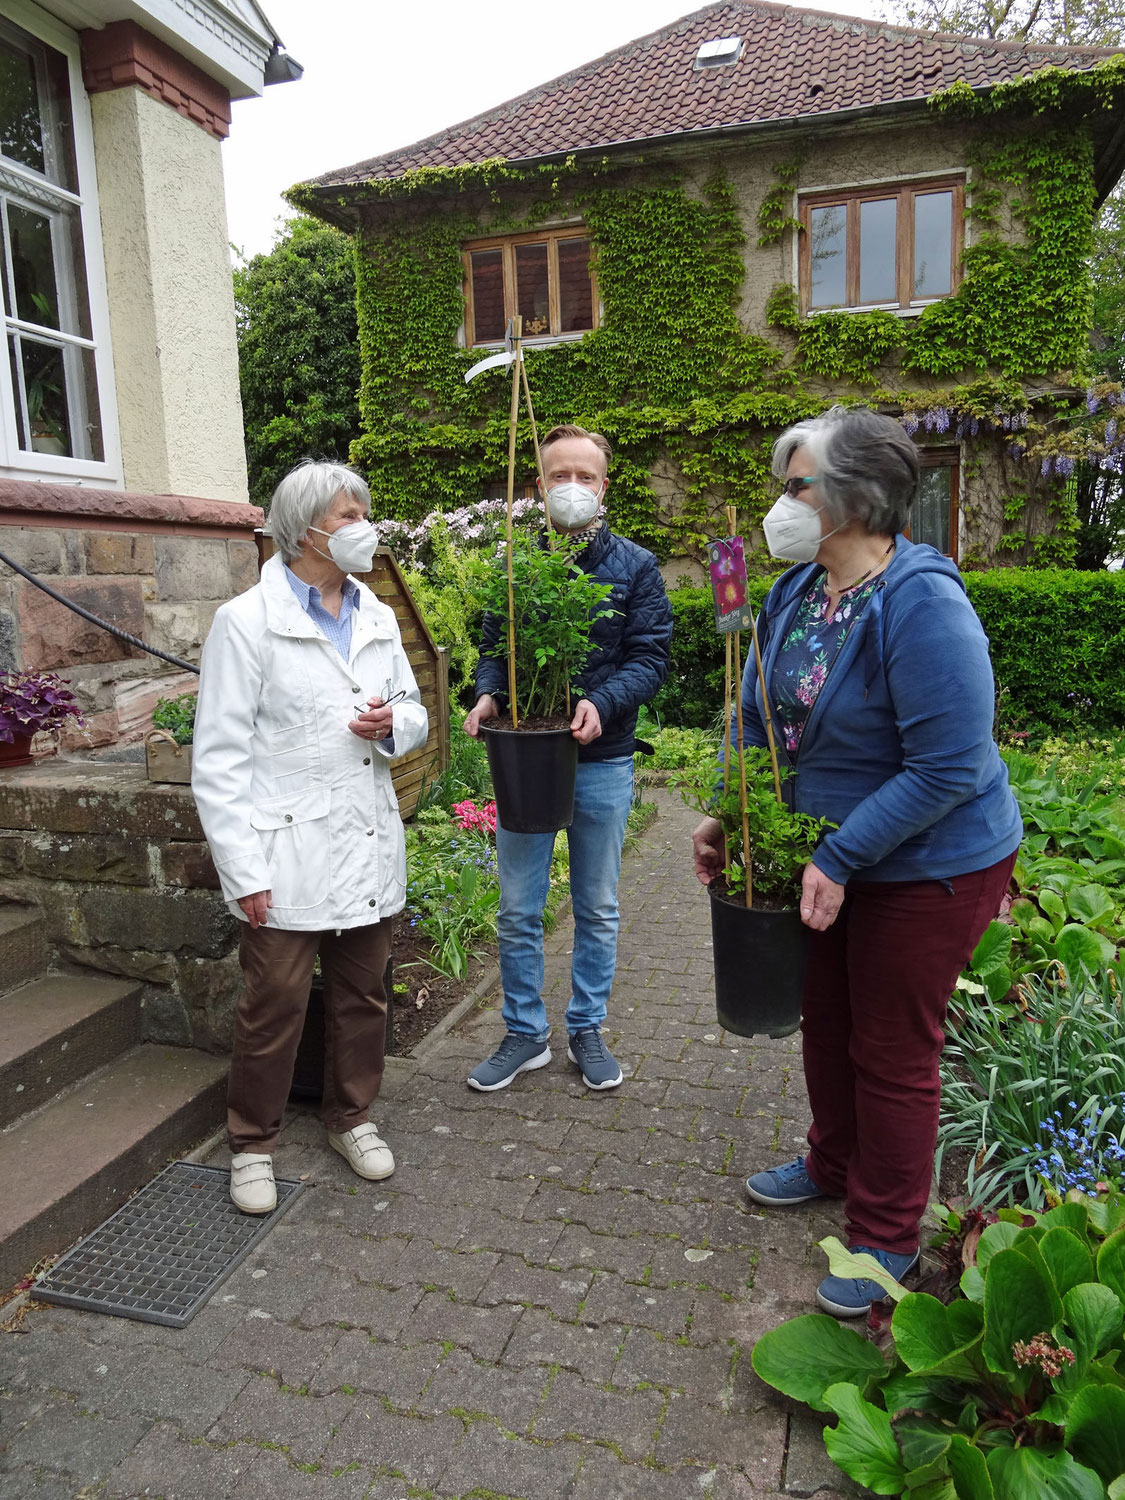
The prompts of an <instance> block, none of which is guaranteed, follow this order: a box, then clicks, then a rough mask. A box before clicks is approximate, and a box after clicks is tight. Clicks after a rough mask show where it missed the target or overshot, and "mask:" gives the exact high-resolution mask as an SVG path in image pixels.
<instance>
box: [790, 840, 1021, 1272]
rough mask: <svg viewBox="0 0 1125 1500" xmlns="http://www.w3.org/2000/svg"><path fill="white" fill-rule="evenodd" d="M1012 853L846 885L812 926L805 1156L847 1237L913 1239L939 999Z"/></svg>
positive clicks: (965, 955)
mask: <svg viewBox="0 0 1125 1500" xmlns="http://www.w3.org/2000/svg"><path fill="white" fill-rule="evenodd" d="M1014 863H1015V854H1014V853H1013V854H1012V855H1010V856H1009V857H1008V858H1007V859H1004V860H1001V861H1000V863H999V864H995V865H992V866H990V867H989V868H988V869H987V870H976V871H974V872H973V873H972V874H969V875H955V876H954V877H953V878H952V879H951V880H948V881H938V880H920V881H903V882H888V883H885V884H879V883H875V882H868V883H866V884H862V883H855V882H853V883H851V884H849V886H848V889H847V894H846V895H845V897H844V904H843V907H842V908H841V910H840V914H839V916H838V917H837V918H836V920H835V922H834V923H833V924H832V926H831V927H830V928H829V929H828V930H827V932H813V933H811V934H810V935H809V967H808V975H807V978H806V981H805V998H804V1007H803V1012H802V1020H801V1031H802V1033H803V1051H804V1063H805V1083H806V1085H807V1087H808V1091H809V1103H810V1105H811V1106H812V1116H813V1125H812V1128H811V1130H810V1131H809V1153H808V1157H807V1160H806V1166H807V1168H808V1172H809V1175H810V1176H811V1177H812V1179H813V1181H814V1182H815V1183H816V1185H817V1187H819V1188H820V1189H821V1191H822V1192H825V1193H829V1194H831V1195H832V1196H833V1197H838V1198H843V1199H844V1200H845V1204H844V1209H845V1214H846V1228H847V1237H848V1243H849V1244H851V1245H870V1246H872V1247H873V1248H875V1249H878V1250H893V1251H896V1252H899V1253H902V1252H905V1251H912V1250H914V1249H916V1248H917V1245H918V1226H919V1224H920V1222H921V1219H922V1215H923V1214H924V1213H925V1210H926V1204H927V1203H928V1201H929V1195H930V1184H931V1180H932V1177H933V1167H934V1148H935V1146H936V1144H937V1127H938V1102H939V1094H940V1085H939V1080H938V1058H939V1056H940V1054H941V1049H942V1045H943V1041H944V1030H943V1027H944V1022H945V1013H946V1008H947V1007H948V1004H949V998H950V996H951V995H952V993H953V987H954V985H955V984H956V982H957V976H958V974H960V972H961V970H962V969H963V968H964V966H965V964H966V962H967V961H968V959H969V957H970V956H971V954H972V951H973V949H974V948H975V947H976V945H977V943H978V941H979V940H980V936H981V934H982V933H983V932H984V929H985V928H986V927H987V926H988V924H989V922H990V921H991V920H992V918H993V917H994V916H996V914H997V912H998V911H999V910H1000V903H1001V901H1002V900H1003V898H1004V893H1005V892H1006V890H1007V888H1008V881H1009V880H1010V878H1011V873H1012V866H1013V864H1014Z"/></svg>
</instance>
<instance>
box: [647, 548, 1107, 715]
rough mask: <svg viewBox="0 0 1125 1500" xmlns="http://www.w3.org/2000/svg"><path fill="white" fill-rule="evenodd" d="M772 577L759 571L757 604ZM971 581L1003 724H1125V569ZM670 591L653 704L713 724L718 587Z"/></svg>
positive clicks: (717, 686)
mask: <svg viewBox="0 0 1125 1500" xmlns="http://www.w3.org/2000/svg"><path fill="white" fill-rule="evenodd" d="M769 583H770V580H768V579H752V580H751V581H750V597H751V599H752V601H753V602H754V605H755V608H757V607H758V605H759V604H760V603H761V600H762V599H763V598H764V597H765V594H766V590H767V588H768V587H769ZM965 587H966V589H967V590H968V593H969V598H970V599H971V600H972V602H973V607H974V608H975V609H976V611H977V614H978V615H979V616H980V618H981V622H982V624H983V625H984V628H985V631H986V632H987V634H988V638H989V641H990V643H991V648H992V665H993V669H994V671H995V674H996V683H997V688H998V694H999V703H998V707H999V724H1000V727H1001V729H1003V730H1005V731H1007V732H1012V731H1016V732H1027V733H1028V734H1030V735H1031V736H1032V737H1037V736H1038V735H1041V734H1043V733H1045V732H1048V731H1051V730H1082V731H1083V732H1097V731H1101V732H1107V731H1108V732H1114V731H1120V730H1122V729H1125V573H1080V572H1075V571H1071V570H1067V569H1061V568H1060V569H1046V568H1044V569H1028V568H998V569H996V570H994V571H993V572H990V573H968V574H966V575H965ZM671 599H672V609H673V612H674V614H675V622H676V623H675V631H674V633H673V636H672V666H671V670H670V672H669V675H668V681H667V682H666V683H665V685H664V687H663V688H661V690H660V692H659V694H658V695H657V697H656V699H655V702H654V704H653V708H654V710H655V711H656V713H657V714H659V716H660V719H661V721H662V722H663V723H665V724H682V725H687V726H692V727H696V728H705V727H706V726H707V725H709V724H711V723H712V722H713V721H714V718H715V715H716V713H717V711H718V710H719V709H720V707H721V706H722V701H723V641H722V637H721V636H720V635H719V634H718V633H717V632H716V630H715V615H714V609H713V606H712V603H711V590H710V588H709V587H704V588H680V589H674V590H672V591H671ZM743 646H744V650H745V649H749V639H748V637H746V636H745V635H744V637H743Z"/></svg>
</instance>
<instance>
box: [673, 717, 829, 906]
mask: <svg viewBox="0 0 1125 1500" xmlns="http://www.w3.org/2000/svg"><path fill="white" fill-rule="evenodd" d="M742 758H743V760H744V762H745V766H746V794H747V795H746V805H747V828H748V830H749V837H750V875H751V895H752V898H753V899H754V900H755V901H757V900H758V899H759V898H761V899H763V900H764V901H765V902H766V903H767V904H768V905H771V906H794V905H796V901H797V896H798V894H799V892H800V888H801V872H802V871H803V870H804V868H805V866H806V865H807V864H808V862H809V860H810V859H811V858H812V857H813V854H814V852H815V850H816V846H817V843H818V842H819V840H820V837H821V834H822V833H823V832H824V830H825V829H826V828H834V827H835V826H836V825H835V824H834V823H829V822H828V821H827V820H826V819H824V818H812V817H809V815H808V814H807V813H798V812H791V811H790V809H789V808H788V807H786V805H785V803H784V802H782V801H779V800H778V797H777V793H776V791H775V788H774V779H773V768H772V766H771V764H770V754H769V751H768V750H765V749H759V748H758V747H757V746H754V745H748V746H747V747H746V748H745V749H744V750H743V751H742ZM738 759H739V756H738V751H737V750H734V751H732V754H731V762H730V775H729V777H728V778H727V784H726V786H725V787H724V785H723V780H724V775H723V773H724V767H723V766H722V765H721V764H720V763H719V762H717V761H715V760H712V761H710V762H709V763H708V764H705V765H702V766H698V767H696V768H694V769H693V770H691V771H685V772H683V773H681V774H677V775H675V776H673V777H672V786H673V787H674V788H675V789H676V791H678V792H679V793H680V795H681V796H682V797H683V799H684V801H685V802H686V803H687V804H688V805H689V807H694V808H695V809H696V810H697V811H698V812H700V813H703V814H705V815H707V816H710V817H713V818H717V819H718V820H719V822H720V823H721V824H722V828H723V838H724V839H725V841H726V854H727V863H726V867H725V869H724V870H723V876H724V879H725V881H726V888H727V891H728V892H731V893H733V892H736V891H745V889H746V846H745V843H744V841H743V836H742V794H741V790H740V786H739V780H740V776H739V768H738ZM788 775H789V768H788V767H787V766H786V767H783V768H782V770H781V778H782V780H783V781H784V780H785V778H786V777H787V776H788Z"/></svg>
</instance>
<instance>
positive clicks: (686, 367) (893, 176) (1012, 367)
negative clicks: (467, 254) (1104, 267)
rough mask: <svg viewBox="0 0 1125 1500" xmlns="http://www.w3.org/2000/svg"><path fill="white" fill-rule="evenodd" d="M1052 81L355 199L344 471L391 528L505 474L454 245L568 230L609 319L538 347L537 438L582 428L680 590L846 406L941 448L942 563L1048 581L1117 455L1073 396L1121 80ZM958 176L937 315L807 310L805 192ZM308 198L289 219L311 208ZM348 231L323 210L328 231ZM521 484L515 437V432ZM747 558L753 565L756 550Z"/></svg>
mask: <svg viewBox="0 0 1125 1500" xmlns="http://www.w3.org/2000/svg"><path fill="white" fill-rule="evenodd" d="M1122 61H1123V60H1122V59H1113V60H1112V61H1111V62H1109V63H1106V64H1102V65H1100V66H1099V67H1098V68H1095V69H1094V70H1093V71H1092V72H1090V73H1086V74H1071V73H1063V72H1060V71H1059V70H1055V69H1046V70H1042V71H1041V72H1040V73H1038V74H1036V75H1034V77H1033V78H1032V79H1031V80H1021V81H1020V82H1018V83H1016V84H1011V85H1004V86H1001V87H999V88H997V89H994V90H992V91H991V93H990V94H989V95H987V96H981V95H974V94H973V93H972V92H971V91H969V90H967V89H958V88H954V89H952V90H949V91H947V92H946V93H945V94H944V95H942V96H939V97H938V98H935V99H933V100H931V101H930V105H929V108H928V110H925V111H920V112H915V114H914V116H913V117H907V116H895V117H891V118H886V119H880V118H879V117H877V116H872V117H871V121H870V124H869V125H867V126H866V127H860V126H857V125H856V124H855V122H850V123H849V124H848V126H847V127H846V128H845V127H844V126H842V125H835V126H833V125H831V124H829V125H827V126H825V125H823V124H822V125H820V126H819V127H818V128H817V129H816V131H815V132H814V131H808V130H789V131H781V130H779V131H776V132H773V133H763V134H748V135H744V136H742V137H741V138H739V137H735V138H731V139H727V140H725V141H723V142H721V143H716V144H715V145H713V146H711V147H710V148H709V149H707V150H706V152H703V151H701V149H700V148H699V147H698V146H696V147H695V148H694V149H693V148H691V147H688V146H685V145H683V144H681V145H679V146H672V147H665V148H662V149H660V150H655V149H650V150H648V151H647V152H646V153H645V154H644V156H643V158H640V157H638V156H636V155H635V154H634V155H633V156H632V157H630V158H624V157H622V156H620V155H615V156H608V155H607V156H603V157H600V158H594V159H591V158H590V157H586V158H584V159H582V160H575V159H570V160H567V161H566V162H562V163H552V164H547V165H542V164H540V165H535V164H532V165H530V166H526V167H515V166H512V165H509V164H507V163H504V162H499V161H495V162H486V163H482V164H479V165H473V166H468V167H459V168H449V169H423V170H419V171H414V172H410V173H407V174H406V176H404V177H399V178H396V179H393V180H387V181H374V182H369V183H367V184H365V185H364V187H363V189H362V191H361V192H359V193H357V192H356V190H354V189H352V190H350V193H349V195H348V196H347V198H346V199H344V198H341V199H340V200H339V202H338V208H344V209H346V212H347V216H348V218H349V219H350V220H352V222H356V221H358V224H359V226H360V228H359V232H358V233H357V235H356V269H357V300H358V312H359V332H360V342H361V350H362V370H363V373H362V386H361V391H360V413H361V425H362V433H361V436H360V437H359V438H358V439H357V440H356V442H355V443H354V444H353V446H352V459H353V461H354V462H356V463H357V464H358V465H359V466H360V467H361V468H362V469H363V470H364V471H365V472H366V474H367V475H368V477H369V478H370V480H371V483H372V488H373V491H374V493H375V495H376V498H377V503H378V504H379V505H380V506H381V507H382V508H383V509H384V510H385V512H386V513H387V514H389V515H393V516H396V517H399V518H402V519H417V518H419V517H421V516H422V515H424V514H426V513H427V512H428V511H430V510H431V509H433V508H434V506H435V505H442V506H446V507H449V508H453V507H456V506H458V505H461V504H464V503H466V502H468V501H472V500H476V499H478V498H480V497H481V495H482V493H483V491H484V489H485V487H486V486H489V485H492V484H495V483H497V482H499V481H501V480H502V478H503V475H504V472H505V465H506V445H507V421H508V397H507V388H506V386H507V383H506V381H505V379H504V377H503V375H502V374H492V375H484V376H482V377H480V378H478V379H477V380H475V381H473V382H472V384H470V385H466V384H465V382H464V379H463V376H464V372H465V371H466V369H468V367H469V366H470V365H471V364H473V363H474V362H475V361H476V360H477V359H478V358H480V355H481V350H480V349H476V350H470V349H466V348H465V347H464V318H465V305H464V294H463V263H462V258H461V247H462V244H463V243H464V242H465V241H466V240H470V239H473V238H477V237H481V236H484V235H490V234H501V233H508V232H512V233H514V232H518V231H522V230H526V229H530V228H535V227H550V226H553V225H556V224H572V223H577V222H581V223H583V224H584V225H585V226H586V227H587V229H588V231H589V234H590V237H591V239H592V242H593V244H594V246H595V264H596V271H597V284H598V290H599V295H600V298H601V302H602V316H601V320H600V323H599V326H598V328H597V329H595V330H594V331H593V332H591V333H588V334H586V335H585V336H584V337H583V338H582V339H580V340H577V341H571V342H566V343H558V344H555V345H553V346H552V345H541V344H540V345H536V344H535V343H534V342H532V344H531V345H529V349H530V351H531V352H529V354H528V361H527V368H528V374H529V379H530V384H531V389H532V394H533V397H534V400H535V407H536V416H537V419H538V422H539V425H540V428H541V429H544V428H545V427H546V426H548V425H550V424H551V423H554V422H558V421H578V422H581V423H582V424H583V425H587V426H590V427H592V428H595V429H597V430H599V431H602V432H604V433H605V434H606V436H607V437H608V438H609V439H610V441H611V442H612V443H613V445H614V448H615V450H616V457H615V462H614V465H613V469H612V471H611V479H612V485H611V494H610V514H611V520H612V523H613V524H614V526H615V527H616V528H617V529H619V530H621V531H624V532H625V533H626V534H628V535H630V536H632V537H634V538H635V539H637V540H638V541H640V542H642V543H644V544H645V545H648V546H650V547H652V548H653V550H654V551H656V552H657V554H658V556H660V557H661V558H662V559H664V560H666V561H668V563H669V567H668V568H667V569H666V571H668V572H669V573H670V575H671V576H673V577H675V576H676V575H677V573H678V572H683V571H685V566H684V560H685V559H691V558H693V557H695V556H697V555H698V551H699V547H700V544H701V542H702V540H703V538H704V537H705V536H707V535H709V534H714V533H715V532H717V531H721V530H723V529H725V522H724V521H723V519H722V512H721V508H722V506H724V505H725V504H727V503H734V504H735V505H736V506H737V508H738V512H739V526H740V529H742V531H743V532H744V533H745V534H747V535H750V536H760V533H757V532H756V531H755V528H756V525H757V523H758V521H759V520H760V518H761V516H762V514H763V513H764V511H765V509H766V508H768V505H769V504H770V503H772V500H773V498H774V496H775V493H776V488H777V483H776V481H775V480H774V479H773V478H772V477H771V476H770V474H769V452H770V447H771V444H772V441H773V438H774V437H775V435H776V433H777V432H778V431H779V430H780V429H781V428H782V427H784V426H786V425H788V424H789V423H791V422H793V421H796V420H798V419H800V418H801V417H804V416H807V415H811V414H813V413H815V412H817V411H820V410H822V409H823V408H824V407H825V406H826V405H829V404H831V403H832V402H833V401H836V400H845V401H851V400H867V401H872V402H875V403H878V404H880V405H881V406H883V407H884V409H886V410H889V411H892V412H894V413H896V414H901V415H902V419H903V421H904V423H905V425H906V426H907V429H908V430H910V431H912V432H914V434H915V436H916V437H917V438H918V440H919V441H920V442H922V443H923V444H925V443H927V442H932V443H940V444H941V445H942V446H946V447H948V446H949V445H951V444H956V445H959V447H960V458H961V521H962V524H961V543H960V549H959V550H960V560H961V562H962V564H963V565H966V566H974V565H977V566H980V565H989V564H993V563H997V562H1013V563H1015V562H1032V563H1052V562H1065V561H1067V560H1068V559H1069V557H1070V555H1071V552H1072V549H1073V533H1074V526H1075V523H1074V517H1073V507H1072V504H1071V503H1070V502H1069V501H1068V496H1067V481H1068V477H1069V474H1070V472H1071V471H1072V470H1073V468H1074V466H1075V463H1076V462H1078V461H1079V460H1080V459H1081V457H1082V456H1083V455H1084V454H1089V453H1093V454H1095V456H1096V455H1098V454H1103V455H1104V454H1105V453H1107V452H1109V453H1110V454H1111V456H1112V454H1113V453H1115V452H1116V451H1117V449H1116V446H1115V445H1116V440H1117V439H1116V419H1115V406H1116V403H1117V401H1118V400H1119V393H1118V392H1117V391H1116V389H1109V388H1106V389H1104V390H1101V391H1098V390H1095V391H1092V392H1089V393H1088V392H1087V390H1086V386H1085V371H1084V364H1085V360H1086V347H1087V336H1088V329H1089V319H1090V286H1089V270H1088V265H1087V259H1086V257H1087V255H1088V252H1089V244H1090V232H1091V224H1092V217H1093V212H1094V203H1095V188H1094V170H1093V164H1094V149H1093V142H1094V132H1095V130H1097V129H1099V128H1100V122H1101V121H1102V120H1103V119H1104V118H1105V117H1107V116H1108V115H1110V114H1113V113H1117V112H1119V110H1120V104H1121V99H1122V81H1123V78H1125V69H1123V67H1122ZM946 171H948V172H951V173H953V172H958V173H961V172H965V173H967V174H968V193H967V199H966V248H965V253H964V257H963V272H962V279H961V282H960V286H959V288H958V289H957V291H956V292H955V293H954V295H953V296H951V297H949V298H946V299H944V300H943V301H940V302H936V303H933V304H931V305H929V306H928V307H926V308H925V310H923V311H922V312H921V313H920V314H919V315H917V316H898V315H895V314H893V313H890V312H885V311H877V312H860V313H852V312H848V313H842V312H841V313H822V314H817V315H814V316H810V317H800V316H799V315H798V311H797V299H796V290H795V288H796V236H797V228H796V225H795V221H794V217H793V215H794V211H795V207H796V194H797V192H798V191H811V190H814V189H818V188H823V187H832V188H840V187H851V186H856V187H858V186H862V185H866V184H873V183H878V182H893V181H900V180H908V179H910V178H912V177H915V176H918V175H921V174H927V173H934V172H946ZM322 194H323V190H320V192H319V193H318V192H316V191H311V190H308V189H296V190H294V193H293V194H292V198H293V201H294V202H295V203H296V204H297V206H299V207H303V208H307V209H309V210H310V211H311V212H314V213H318V212H325V208H326V205H325V202H324V199H323V196H322ZM334 216H335V217H336V218H337V221H339V217H340V215H339V212H337V213H336V214H335V215H334ZM520 453H521V460H522V462H523V464H524V465H525V473H526V475H527V477H530V476H531V475H532V474H533V472H534V465H533V453H532V447H531V442H530V431H529V430H528V428H527V425H526V423H525V424H524V425H523V427H522V428H521V432H520ZM761 561H762V562H763V563H764V562H765V561H766V559H765V555H764V551H763V553H762V556H761Z"/></svg>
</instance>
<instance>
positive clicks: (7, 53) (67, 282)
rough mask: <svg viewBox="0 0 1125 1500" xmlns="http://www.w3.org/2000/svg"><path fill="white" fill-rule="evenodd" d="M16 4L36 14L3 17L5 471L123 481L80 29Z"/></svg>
mask: <svg viewBox="0 0 1125 1500" xmlns="http://www.w3.org/2000/svg"><path fill="white" fill-rule="evenodd" d="M5 11H6V14H7V15H10V14H11V13H12V12H15V19H16V20H18V21H21V22H23V23H25V24H24V25H17V24H15V23H14V21H13V20H7V19H5V20H0V236H2V240H3V264H2V266H0V281H2V297H3V313H4V351H3V356H2V357H0V472H2V473H5V474H6V475H8V476H9V477H10V478H21V477H22V478H75V479H83V478H88V479H91V480H100V481H102V482H103V483H104V482H109V483H119V482H120V478H121V474H120V458H119V455H118V451H117V431H116V428H117V424H116V413H115V411H114V398H113V387H112V380H111V376H110V360H109V340H108V333H107V328H106V323H107V318H106V306H105V290H104V277H103V273H102V260H101V236H100V233H99V226H98V220H97V205H96V203H95V202H94V198H93V185H94V165H93V144H92V136H91V130H90V118H89V108H88V104H87V100H86V94H85V91H84V89H83V87H82V81H81V72H80V67H79V50H78V39H77V37H75V36H74V34H73V33H72V32H67V31H65V30H64V29H63V28H62V27H59V26H58V25H57V24H56V23H54V22H53V21H51V20H50V19H49V18H48V17H42V18H41V19H40V13H38V12H37V11H36V10H35V8H34V7H33V6H30V5H26V6H25V5H18V6H17V5H10V6H7V7H6V8H5ZM25 27H26V29H25ZM32 28H34V30H33V29H32Z"/></svg>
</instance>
